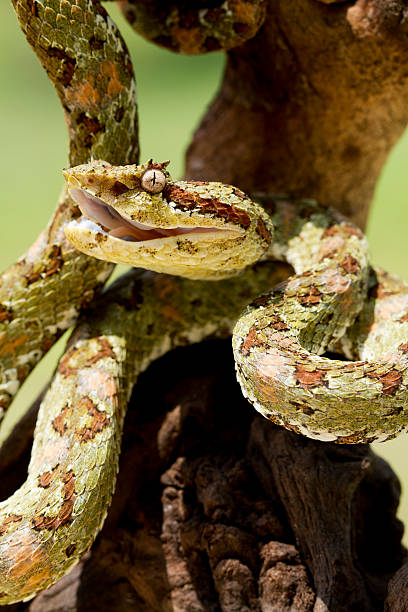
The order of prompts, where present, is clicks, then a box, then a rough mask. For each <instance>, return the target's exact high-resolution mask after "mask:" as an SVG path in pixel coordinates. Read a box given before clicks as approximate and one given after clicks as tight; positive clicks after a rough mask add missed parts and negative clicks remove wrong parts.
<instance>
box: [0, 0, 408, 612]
mask: <svg viewBox="0 0 408 612" xmlns="http://www.w3.org/2000/svg"><path fill="white" fill-rule="evenodd" d="M407 25H408V9H407V8H406V3H405V2H404V1H403V0H357V1H356V2H355V1H346V2H336V1H331V0H322V1H319V0H274V1H271V2H270V3H269V7H268V16H267V19H266V22H265V24H264V26H263V27H262V29H261V30H260V31H259V33H258V34H257V35H256V36H255V37H254V38H253V39H252V40H250V41H249V42H247V43H246V44H244V45H242V46H240V47H237V48H235V49H233V50H232V51H230V52H229V54H228V64H227V68H226V72H225V75H224V81H223V84H222V86H221V88H220V91H219V93H218V95H217V97H216V99H215V101H214V102H213V104H212V106H211V108H210V109H209V111H208V113H207V115H206V116H205V118H204V119H203V121H202V124H201V126H200V127H199V129H198V131H197V133H196V135H195V137H194V140H193V143H192V144H191V146H190V149H189V152H188V155H187V175H188V177H189V178H195V179H204V180H222V181H224V182H229V183H233V184H236V185H237V186H239V187H240V188H241V189H244V190H247V191H267V192H274V193H277V192H285V193H289V194H291V195H295V196H302V197H315V198H317V199H319V200H321V201H322V202H325V203H327V204H329V205H333V206H336V207H338V208H339V209H340V210H342V211H343V212H344V213H345V214H347V215H348V216H350V217H352V218H353V219H354V220H355V221H356V222H358V223H359V224H360V225H362V226H363V225H364V223H365V220H366V216H367V212H368V208H369V204H370V202H371V198H372V193H373V189H374V186H375V183H376V180H377V177H378V174H379V172H380V170H381V167H382V165H383V163H384V161H385V159H386V157H387V155H388V153H389V151H390V149H391V147H392V146H393V144H394V143H395V141H396V140H397V138H398V137H399V136H400V134H401V133H402V130H403V129H404V127H405V124H406V122H407V117H408V104H407V99H408V97H407V93H408V78H407V77H408V72H407V69H406V65H407V59H408V45H407V39H406V29H407ZM159 381H160V382H159ZM29 429H30V428H29V427H28V428H27V431H29ZM10 445H11V447H12V448H13V438H11V440H10ZM28 446H29V436H28V434H27V436H26V437H25V438H24V443H22V444H20V446H19V449H20V450H19V452H18V453H15V457H14V458H13V462H10V460H9V461H8V464H7V473H8V474H10V473H12V474H13V477H9V478H8V480H7V481H6V479H3V478H2V479H1V484H2V490H1V493H2V495H3V496H4V497H5V496H6V495H7V494H8V492H9V491H10V490H13V489H14V488H16V486H18V484H19V483H18V482H17V481H18V480H19V479H20V478H21V479H22V472H23V469H24V467H23V466H24V461H26V454H27V448H28ZM3 465H4V464H3ZM10 466H11V467H10ZM3 473H5V470H3V472H2V476H3ZM398 499H399V484H398V481H397V479H396V477H395V475H394V474H393V472H392V470H391V469H390V467H389V466H388V465H387V464H386V463H385V462H384V461H383V460H382V459H380V458H379V457H377V456H376V455H375V454H374V453H373V452H372V451H371V450H370V449H369V447H368V446H367V445H350V446H347V447H341V446H336V445H334V444H328V443H320V442H316V441H313V440H308V439H306V438H303V437H300V436H296V435H295V434H293V433H291V432H287V431H284V430H282V429H280V428H277V427H274V426H272V425H271V424H270V423H269V422H268V421H266V420H265V419H263V418H262V417H260V416H259V415H257V414H255V412H254V410H253V408H252V407H251V406H249V405H248V404H247V402H246V401H245V400H244V399H243V398H242V396H241V393H240V390H239V387H238V385H237V383H236V382H235V377H234V367H233V362H232V356H231V349H230V346H229V343H228V342H224V341H223V342H221V341H217V342H215V341H214V342H208V343H205V344H202V345H199V346H194V347H190V348H185V349H180V350H178V351H177V352H175V353H173V354H171V355H167V356H166V357H164V358H162V359H160V360H159V361H157V362H156V363H154V364H153V365H152V366H151V367H150V368H149V370H148V371H147V372H146V373H145V374H144V375H143V376H142V377H141V378H140V380H139V382H138V385H137V387H136V389H135V391H134V395H133V398H132V401H131V405H130V410H129V414H128V418H127V422H126V425H125V435H124V441H123V451H122V458H121V465H120V472H119V480H118V485H117V489H116V493H115V497H114V500H113V504H112V507H111V511H110V513H109V516H108V519H107V521H106V524H105V527H104V529H103V531H102V533H101V535H100V536H99V538H98V539H97V541H96V542H95V544H94V546H93V547H92V549H91V551H90V552H89V553H88V554H87V556H86V558H84V559H83V561H82V562H81V564H80V565H79V566H77V568H75V569H74V570H73V571H72V572H71V573H70V574H69V575H68V576H66V577H65V578H63V579H62V580H60V581H59V582H58V583H57V584H56V585H55V586H54V587H52V588H51V589H50V590H49V591H47V592H46V593H43V594H40V595H39V596H38V597H37V598H36V599H34V600H33V601H32V602H29V603H22V604H17V605H15V606H10V609H13V610H14V609H15V610H27V609H29V610H30V611H31V612H36V611H40V610H41V612H48V611H51V610H52V611H55V610H61V611H62V610H79V611H81V612H85V611H87V610H95V609H98V610H100V611H105V610H106V611H108V610H115V611H122V610H123V611H127V610H138V611H141V612H143V611H146V612H150V611H164V612H170V611H171V612H184V611H186V612H187V611H188V612H211V611H214V612H215V611H219V610H223V611H225V612H235V611H237V612H238V611H239V612H244V611H250V612H252V611H262V612H272V611H273V612H275V611H276V612H285V611H289V610H290V611H292V612H293V611H294V612H296V611H299V612H306V611H312V610H313V611H315V612H322V611H326V610H330V611H333V612H336V611H337V610H348V611H353V610H356V611H357V610H358V611H359V612H360V611H365V610H367V611H372V610H382V609H384V601H385V599H386V593H387V584H388V582H389V580H390V578H391V577H392V575H393V574H394V573H395V572H396V571H397V570H398V568H400V567H401V565H402V563H403V561H404V554H405V551H404V549H403V548H402V546H401V535H402V526H401V524H400V522H399V521H398V520H397V519H396V516H395V513H396V508H397V505H398ZM406 575H407V574H406V567H405V568H403V569H401V570H400V571H399V572H398V573H397V574H396V576H395V577H394V578H393V580H392V581H391V582H390V591H389V597H388V600H387V603H386V606H387V608H386V609H387V610H388V611H393V612H396V611H397V610H404V609H407V608H408V592H407V591H408V590H407V588H406ZM401 585H403V586H401Z"/></svg>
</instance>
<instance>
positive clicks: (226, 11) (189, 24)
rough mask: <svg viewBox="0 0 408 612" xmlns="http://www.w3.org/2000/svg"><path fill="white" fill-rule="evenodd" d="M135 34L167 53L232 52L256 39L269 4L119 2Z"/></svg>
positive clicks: (245, 0) (241, 0) (248, 0)
mask: <svg viewBox="0 0 408 612" xmlns="http://www.w3.org/2000/svg"><path fill="white" fill-rule="evenodd" d="M118 4H119V6H120V8H121V9H122V11H123V14H124V15H125V17H126V19H127V20H128V21H129V23H130V24H131V26H132V27H133V28H134V30H135V31H136V32H137V33H138V34H141V35H142V36H144V37H145V38H147V39H148V40H150V41H151V42H154V43H156V44H157V45H160V46H162V47H165V48H166V49H170V50H171V51H177V52H178V53H186V54H188V55H195V54H197V53H208V52H209V51H218V50H219V49H231V48H232V47H236V46H237V45H242V44H243V43H244V42H245V41H246V40H248V39H249V38H252V37H253V36H255V34H256V33H257V31H258V30H259V28H260V27H261V25H262V24H263V22H264V19H265V15H266V9H267V2H266V0H199V1H198V2H197V1H195V0H187V1H186V0H182V1H181V2H174V1H172V2H162V1H160V0H150V1H149V2H144V1H143V0H119V2H118Z"/></svg>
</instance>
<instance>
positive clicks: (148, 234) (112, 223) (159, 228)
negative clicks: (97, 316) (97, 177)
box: [69, 179, 243, 243]
mask: <svg viewBox="0 0 408 612" xmlns="http://www.w3.org/2000/svg"><path fill="white" fill-rule="evenodd" d="M69 192H70V195H71V197H72V198H73V200H75V202H76V203H77V204H78V207H79V209H80V210H81V212H82V214H83V216H84V217H85V218H86V219H88V220H90V221H92V222H93V223H94V225H95V228H100V231H101V232H102V233H103V234H105V235H108V236H109V237H113V238H117V239H120V240H126V241H128V242H137V243H143V242H146V241H150V240H155V239H163V238H164V239H165V238H169V237H171V236H177V237H183V236H185V235H186V234H203V233H205V234H210V233H215V232H222V233H223V234H225V233H227V234H231V235H233V236H234V237H237V236H239V235H242V233H243V232H242V231H240V230H239V229H238V228H229V227H225V226H224V227H214V226H208V225H207V226H200V225H193V226H190V225H185V226H183V225H177V226H174V223H173V224H171V225H169V226H168V227H166V226H165V225H157V224H150V223H142V222H141V221H136V220H135V219H132V218H130V217H128V216H127V217H124V216H122V214H121V213H120V212H119V211H118V210H116V209H115V208H114V207H113V206H111V205H110V204H107V203H106V202H104V201H103V200H102V199H101V198H98V197H97V196H96V195H94V194H93V193H91V192H90V191H88V190H86V189H83V188H81V187H80V186H78V181H77V180H76V179H73V180H72V179H70V180H69ZM90 227H91V226H90V225H89V224H88V228H90ZM97 231H98V230H97Z"/></svg>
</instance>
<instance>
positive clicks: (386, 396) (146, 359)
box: [0, 0, 408, 604]
mask: <svg viewBox="0 0 408 612" xmlns="http://www.w3.org/2000/svg"><path fill="white" fill-rule="evenodd" d="M12 1H13V4H14V6H15V9H16V12H17V15H18V18H19V20H20V23H21V25H22V28H23V30H24V32H25V34H26V36H27V39H28V41H29V42H30V44H31V45H32V46H33V48H34V50H35V52H36V53H37V55H38V56H39V59H40V61H41V63H42V64H43V65H44V67H45V68H46V70H47V72H48V74H49V76H50V78H51V80H52V82H53V83H54V85H55V87H56V89H57V92H58V94H59V96H60V99H61V101H62V104H63V107H64V109H65V112H66V119H67V123H68V129H69V135H70V163H71V164H72V165H73V166H74V167H73V168H71V169H68V170H66V171H65V176H66V178H67V182H68V187H69V189H70V191H71V194H72V196H73V198H74V200H75V202H76V203H77V204H78V206H79V209H80V211H82V213H84V215H85V217H86V218H83V219H80V218H79V217H80V211H79V210H78V207H77V206H76V204H75V203H74V201H73V199H72V198H71V197H70V196H69V194H68V191H67V190H66V191H65V192H64V195H63V197H62V200H61V201H60V203H59V206H58V208H57V211H56V213H55V215H54V216H53V218H52V220H51V222H50V225H49V226H48V228H47V229H46V230H45V231H44V232H43V234H42V235H41V236H40V237H39V239H38V240H37V242H36V243H35V244H34V245H33V246H32V247H31V248H30V249H29V251H28V252H27V253H26V255H25V256H24V257H23V258H22V259H21V260H20V261H19V262H17V264H16V265H15V266H13V267H12V268H10V269H9V270H8V271H6V272H5V273H4V274H3V275H2V277H1V279H0V356H1V371H0V375H1V378H0V407H1V409H2V410H3V411H4V410H5V409H6V408H7V406H8V404H9V403H10V401H11V399H12V397H13V396H14V395H15V393H16V392H17V391H18V388H19V386H20V384H21V383H22V381H23V380H24V379H25V377H26V376H27V375H28V373H29V372H30V370H31V369H32V367H34V365H35V364H36V363H37V362H38V361H39V359H41V357H42V356H43V354H44V353H45V352H46V351H47V350H48V348H49V347H50V346H51V345H52V344H53V343H54V342H55V340H56V339H57V338H58V337H59V335H60V334H61V333H62V332H63V331H64V330H65V329H67V328H68V327H70V326H71V325H73V324H74V322H75V321H76V319H77V317H78V315H79V312H80V309H81V308H82V307H84V306H87V307H88V310H87V312H86V313H85V314H84V315H83V316H82V318H81V320H80V323H79V325H78V327H77V328H76V329H75V330H74V332H73V335H72V337H71V339H70V342H69V346H68V349H67V352H66V353H65V355H64V356H63V357H62V359H61V361H60V363H59V366H58V369H57V372H56V375H55V377H54V379H53V382H52V384H51V386H50V389H49V391H48V392H47V394H46V396H45V398H44V400H43V402H42V405H41V408H40V413H39V417H38V422H37V427H36V432H35V438H34V444H33V451H32V457H31V461H30V466H29V473H28V478H27V481H26V482H25V483H24V484H23V485H22V487H21V488H20V489H19V490H18V491H16V492H15V493H14V495H12V496H11V497H10V498H9V499H8V500H6V501H4V502H2V503H1V504H0V603H1V604H7V603H13V602H17V601H20V600H22V599H29V598H31V597H33V596H34V595H35V594H36V593H37V592H38V591H40V590H42V589H44V588H47V587H48V586H50V585H51V584H53V583H54V582H55V581H56V580H57V579H58V578H59V577H60V576H62V575H63V574H64V573H66V572H67V571H68V570H69V569H70V568H71V567H72V566H73V565H74V564H75V563H76V562H77V561H78V560H79V559H80V557H81V555H82V554H83V552H84V551H86V550H87V549H88V548H89V547H90V546H91V544H92V542H93V540H94V538H95V537H96V535H97V533H98V531H99V530H100V528H101V526H102V524H103V520H104V517H105V516H106V512H107V509H108V507H109V503H110V500H111V497H112V494H113V490H114V486H115V479H116V472H117V469H118V458H119V449H120V439H121V433H122V426H123V420H124V415H125V411H126V405H127V400H128V397H129V394H130V391H131V388H132V386H133V384H134V383H135V381H136V379H137V376H138V374H139V373H140V372H141V371H143V370H144V369H145V368H146V367H147V366H148V365H149V363H151V362H152V361H153V360H155V359H157V358H158V357H159V356H160V355H163V354H164V353H166V352H167V351H169V350H171V349H172V348H173V347H175V346H178V345H183V344H186V343H192V342H198V341H200V340H202V339H204V338H208V337H213V336H217V337H225V336H226V335H228V334H230V333H231V331H232V329H233V326H234V324H235V323H236V321H237V319H238V322H237V323H236V325H235V329H234V335H233V345H234V353H235V357H236V363H237V372H238V378H239V381H240V383H241V386H242V389H243V392H244V394H245V395H246V396H247V397H248V398H249V399H250V401H251V402H252V403H253V404H254V406H255V407H256V408H257V409H258V410H260V411H261V412H262V413H263V414H264V415H265V416H267V417H268V418H270V419H271V420H272V421H274V422H276V423H278V424H281V425H283V426H284V427H287V428H289V429H292V430H294V431H296V432H298V433H303V434H305V435H308V436H311V437H314V438H318V439H322V440H336V441H338V442H343V443H355V442H363V441H364V442H367V441H371V440H373V439H377V440H384V439H387V438H390V437H393V436H395V435H397V434H398V433H400V432H401V431H404V430H405V429H406V427H407V422H408V415H407V404H408V397H407V366H408V363H407V354H408V341H407V337H408V289H407V287H406V286H405V285H404V284H403V283H402V282H401V281H399V280H398V279H394V278H393V277H389V276H387V275H386V274H385V273H383V272H382V271H380V270H373V269H372V268H371V267H370V264H369V259H368V254H367V245H366V241H365V238H364V236H363V235H362V234H361V232H360V231H359V230H358V229H357V228H356V227H354V226H353V225H352V224H351V223H350V222H348V221H347V220H345V219H344V218H342V217H341V216H340V215H338V214H337V213H335V212H333V211H331V210H328V209H327V208H325V207H324V206H320V205H318V204H316V203H315V202H310V201H301V202H291V201H289V200H286V199H276V198H275V199H274V198H268V197H263V196H258V197H256V198H254V199H251V198H249V197H248V196H247V195H245V194H244V193H242V192H241V191H240V190H239V189H237V188H236V187H232V186H230V185H223V184H220V183H206V182H194V181H190V182H186V181H173V180H172V179H171V177H170V175H169V173H168V171H167V162H162V163H154V162H153V161H151V160H150V161H149V162H148V163H147V164H144V165H135V164H136V163H137V157H138V147H137V110H136V102H135V86H134V80H133V74H132V67H131V63H130V60H129V56H128V53H127V50H126V47H125V45H124V43H123V41H122V39H121V37H120V34H119V32H118V31H117V29H116V27H115V26H114V24H113V22H112V21H111V20H110V19H109V17H108V16H107V14H106V12H105V10H104V9H103V8H102V7H101V5H100V3H99V2H98V1H97V0H93V1H92V0H12ZM121 4H122V6H123V7H125V8H126V10H127V12H128V16H129V15H130V17H131V18H132V16H133V17H134V16H135V15H136V16H137V23H136V24H135V25H136V29H139V30H140V31H142V32H143V33H144V34H145V35H146V34H148V35H149V37H150V38H151V39H153V40H154V41H155V42H158V43H159V44H164V45H165V46H168V47H170V48H173V49H176V50H181V51H183V52H188V53H195V52H203V51H208V50H212V49H214V48H219V47H221V46H222V47H224V48H227V47H230V46H233V45H235V44H240V43H241V42H243V40H246V39H247V38H249V37H251V36H253V35H254V33H255V32H256V31H257V30H258V28H259V27H261V25H262V21H263V18H264V14H265V10H266V4H267V3H266V2H264V1H263V0H253V1H251V2H241V0H234V1H232V0H231V1H230V0H228V2H222V3H218V2H212V1H211V2H208V3H204V9H203V8H202V3H198V4H200V6H199V7H197V6H196V4H194V6H189V7H187V8H186V7H184V8H185V10H181V9H180V10H178V7H177V6H176V5H174V6H173V4H172V3H165V4H166V7H167V9H168V11H167V9H164V8H163V6H164V4H163V3H158V2H149V3H143V2H139V0H136V1H134V2H131V3H130V2H124V1H123V2H122V3H121ZM131 5H132V6H133V8H132V9H131V8H130V7H131ZM146 7H150V9H151V10H150V12H149V11H146ZM200 7H201V8H200ZM164 10H166V11H167V12H166V15H165V19H164V20H163V21H161V22H160V23H157V15H159V16H160V15H162V13H163V11H164ZM203 10H204V12H203ZM222 16H224V19H220V17H222ZM216 22H217V27H216V28H215V25H214V24H215V23H216ZM196 30H197V32H198V33H199V36H198V37H197V38H196V39H195V40H194V41H193V38H194V37H192V33H194V32H196ZM210 32H215V37H214V38H213V39H211V37H210V36H209V33H210ZM90 159H93V160H95V159H99V160H106V162H103V161H98V162H95V161H93V162H89V160H90ZM120 163H122V164H128V165H126V166H115V165H113V164H120ZM65 233H66V235H67V236H68V238H69V240H71V241H72V242H73V243H74V244H75V246H76V247H77V249H78V250H75V249H74V248H73V246H71V244H70V242H69V241H68V240H67V239H66V237H65ZM79 251H83V252H84V253H86V254H87V255H94V256H95V257H98V258H99V259H96V258H94V257H87V255H85V254H83V253H82V252H79ZM272 259H280V260H284V261H286V262H288V263H286V264H283V263H279V264H276V263H272V262H271V261H270V260H272ZM101 260H103V261H101ZM105 260H107V261H108V263H107V262H106V261H105ZM258 260H261V263H257V264H256V265H255V266H254V267H250V266H253V264H254V263H255V262H257V261H258ZM262 260H264V261H262ZM266 260H269V261H266ZM111 261H121V262H124V263H131V264H132V265H138V266H141V267H146V268H149V269H151V270H153V271H158V272H166V273H168V274H173V275H174V274H176V275H179V276H184V277H186V278H178V277H175V276H162V275H157V274H151V273H143V272H140V271H133V272H131V273H129V274H128V275H127V276H125V277H124V278H123V279H122V280H120V281H118V282H117V283H115V284H113V285H112V286H111V288H109V290H107V291H106V292H105V293H103V294H102V296H101V297H100V298H98V299H96V300H95V301H94V302H93V300H94V296H95V294H96V292H97V291H98V289H99V288H100V287H101V285H102V284H103V283H104V282H105V280H106V278H107V277H108V275H109V273H110V271H111V269H112V265H111V263H109V262H111ZM288 264H290V266H292V267H293V269H294V271H295V274H294V275H293V274H292V268H291V267H290V266H289V265H288ZM290 274H292V276H290V277H289V279H288V276H289V275H290ZM192 279H193V280H192ZM215 280H216V281H217V282H208V281H215ZM271 287H275V289H274V290H273V291H272V292H270V293H264V292H266V291H268V290H270V288H271ZM260 294H261V295H260ZM251 300H252V303H251V305H250V306H249V308H248V309H247V311H246V313H245V314H244V315H243V316H242V317H240V318H238V317H239V314H240V312H241V311H242V309H243V308H244V307H245V306H246V305H247V304H248V302H250V301H251ZM91 302H93V303H92V304H91ZM327 350H331V351H335V352H336V353H342V354H343V355H344V356H345V358H347V359H352V360H357V361H351V362H347V361H340V360H339V359H328V358H327V356H324V353H325V351H327Z"/></svg>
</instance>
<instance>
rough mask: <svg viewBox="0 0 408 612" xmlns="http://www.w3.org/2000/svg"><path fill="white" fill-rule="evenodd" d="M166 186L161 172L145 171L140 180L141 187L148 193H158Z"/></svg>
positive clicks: (164, 176)
mask: <svg viewBox="0 0 408 612" xmlns="http://www.w3.org/2000/svg"><path fill="white" fill-rule="evenodd" d="M165 185H166V175H165V174H164V172H162V171H161V170H154V169H153V168H152V169H150V170H146V172H145V173H144V174H143V176H142V178H141V186H142V188H143V189H144V190H145V191H148V192H149V193H160V192H161V191H163V189H164V187H165Z"/></svg>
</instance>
